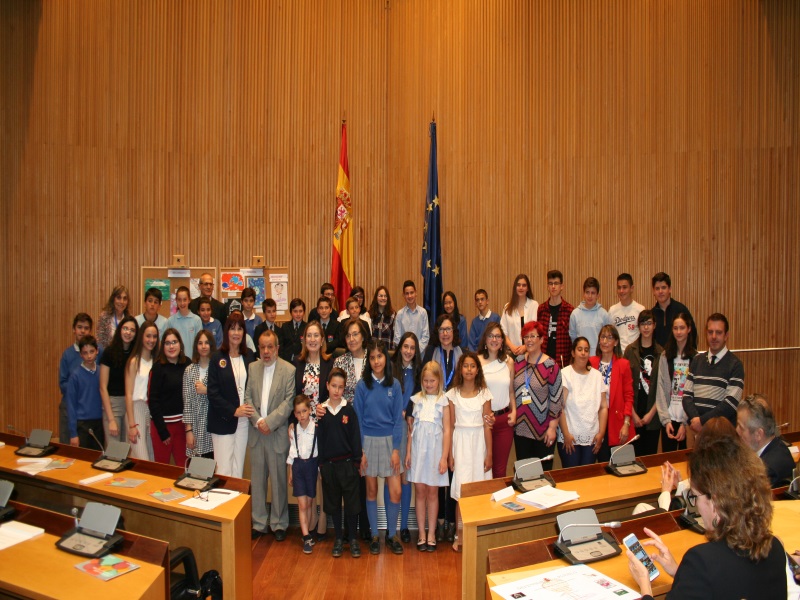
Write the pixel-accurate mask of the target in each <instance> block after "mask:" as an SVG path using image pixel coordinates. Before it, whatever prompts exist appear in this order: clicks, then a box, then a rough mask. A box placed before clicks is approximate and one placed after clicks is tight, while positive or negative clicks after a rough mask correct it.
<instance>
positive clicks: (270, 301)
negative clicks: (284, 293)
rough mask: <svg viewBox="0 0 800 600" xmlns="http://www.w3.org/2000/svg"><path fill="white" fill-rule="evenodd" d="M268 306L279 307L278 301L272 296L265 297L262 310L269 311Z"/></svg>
mask: <svg viewBox="0 0 800 600" xmlns="http://www.w3.org/2000/svg"><path fill="white" fill-rule="evenodd" d="M268 308H278V303H277V302H275V300H273V299H272V298H265V299H264V301H263V302H262V303H261V312H267V309H268Z"/></svg>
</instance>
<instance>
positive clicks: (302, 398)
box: [292, 394, 311, 410]
mask: <svg viewBox="0 0 800 600" xmlns="http://www.w3.org/2000/svg"><path fill="white" fill-rule="evenodd" d="M301 404H305V405H306V406H307V407H308V408H309V410H310V409H311V398H309V397H308V396H306V395H304V394H297V396H295V397H294V402H293V403H292V408H293V409H294V408H297V407H298V406H300V405H301Z"/></svg>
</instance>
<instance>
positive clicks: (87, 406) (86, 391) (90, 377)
mask: <svg viewBox="0 0 800 600" xmlns="http://www.w3.org/2000/svg"><path fill="white" fill-rule="evenodd" d="M78 348H79V349H80V356H81V363H80V366H78V367H76V368H75V370H74V371H73V372H72V375H70V378H69V381H68V382H67V394H66V402H67V417H68V421H69V444H70V446H80V447H81V448H91V449H93V450H100V451H102V450H103V449H104V448H105V435H104V433H103V401H102V400H101V398H100V372H99V371H98V370H97V340H96V339H94V337H92V336H91V335H86V336H84V337H82V338H81V339H80V341H79V342H78ZM89 431H92V432H93V433H94V435H95V436H96V437H97V440H98V441H99V442H100V447H99V448H98V447H97V442H96V441H95V440H94V438H93V437H92V434H91V433H89Z"/></svg>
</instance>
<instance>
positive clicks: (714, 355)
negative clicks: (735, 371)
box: [711, 354, 717, 365]
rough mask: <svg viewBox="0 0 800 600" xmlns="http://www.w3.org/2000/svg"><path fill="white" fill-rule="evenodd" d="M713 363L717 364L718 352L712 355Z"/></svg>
mask: <svg viewBox="0 0 800 600" xmlns="http://www.w3.org/2000/svg"><path fill="white" fill-rule="evenodd" d="M711 364H712V365H715V364H717V355H716V354H713V355H712V356H711Z"/></svg>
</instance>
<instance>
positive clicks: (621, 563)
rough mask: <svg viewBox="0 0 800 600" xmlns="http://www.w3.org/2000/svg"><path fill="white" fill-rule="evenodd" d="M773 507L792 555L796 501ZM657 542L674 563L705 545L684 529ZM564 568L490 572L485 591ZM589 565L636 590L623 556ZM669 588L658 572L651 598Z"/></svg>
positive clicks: (796, 541)
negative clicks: (662, 542)
mask: <svg viewBox="0 0 800 600" xmlns="http://www.w3.org/2000/svg"><path fill="white" fill-rule="evenodd" d="M773 506H774V509H775V512H774V515H773V518H772V529H773V531H774V532H775V535H776V536H777V537H778V538H779V539H780V540H781V542H782V543H783V547H784V549H785V550H788V551H789V552H792V551H793V550H794V549H795V548H800V501H787V502H774V503H773ZM637 535H638V537H639V538H640V539H642V538H644V537H645V536H644V533H640V534H637ZM661 539H663V540H664V543H665V544H666V545H667V546H668V547H669V550H670V552H671V553H672V556H674V557H675V560H676V561H677V562H678V563H680V562H681V560H682V559H683V555H684V554H686V552H687V551H688V550H689V549H690V548H692V547H694V546H696V545H697V544H702V543H704V542H705V538H704V537H703V536H701V535H698V534H697V533H694V532H693V531H690V530H688V529H684V530H682V531H677V532H675V533H667V534H665V535H662V536H661ZM564 566H567V563H566V562H564V561H563V560H551V561H547V562H543V563H539V564H538V565H533V566H528V567H520V568H518V569H511V570H509V571H502V572H500V573H492V574H490V575H487V576H486V580H485V581H486V584H487V588H486V589H487V590H489V588H491V587H494V586H496V585H500V584H503V583H509V582H511V581H517V580H519V579H524V578H525V577H530V576H532V575H538V574H540V573H545V572H547V571H551V570H553V569H559V568H561V567H564ZM590 566H591V567H592V568H593V569H596V570H597V571H600V572H601V573H603V574H604V575H607V576H608V577H611V578H612V579H615V580H616V581H619V582H620V583H622V584H623V585H626V586H628V587H629V588H631V589H633V590H636V591H638V590H639V586H638V585H636V582H635V581H634V580H633V577H631V574H630V571H629V570H628V558H627V556H626V555H625V553H623V554H621V555H619V556H615V557H614V558H610V559H608V560H602V561H599V562H596V563H592V564H591V565H590ZM670 589H672V577H670V576H669V575H667V574H666V573H664V572H663V571H662V573H661V575H660V576H659V577H658V578H657V579H656V580H655V581H653V596H654V597H658V596H663V595H664V594H666V593H667V592H669V591H670ZM487 598H491V599H492V600H501V598H500V596H498V595H497V594H495V593H494V592H491V591H489V593H488V594H487Z"/></svg>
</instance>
